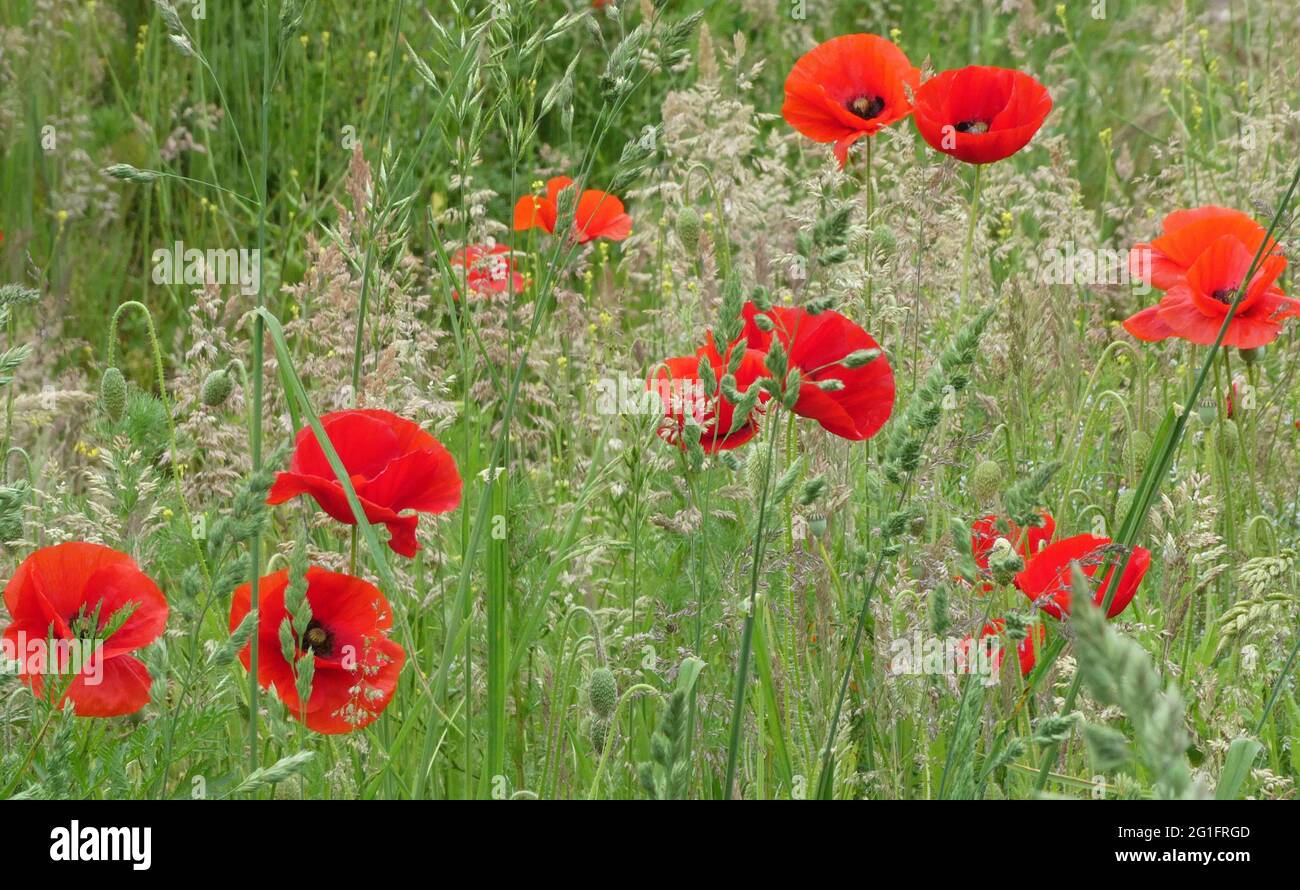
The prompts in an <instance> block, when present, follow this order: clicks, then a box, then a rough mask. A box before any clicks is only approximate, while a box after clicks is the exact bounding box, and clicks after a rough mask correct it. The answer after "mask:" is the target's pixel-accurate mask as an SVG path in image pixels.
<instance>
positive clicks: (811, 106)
mask: <svg viewBox="0 0 1300 890" xmlns="http://www.w3.org/2000/svg"><path fill="white" fill-rule="evenodd" d="M920 79H921V72H920V71H918V70H917V69H916V68H914V67H912V63H911V62H909V61H908V60H907V56H906V55H905V54H904V53H903V51H902V50H901V49H899V48H898V47H897V46H895V45H894V44H892V43H890V42H889V41H888V40H886V39H885V38H883V37H878V36H876V35H875V34H845V35H843V36H841V37H834V38H832V39H830V40H828V41H826V42H825V43H823V44H820V45H819V46H816V47H814V48H813V49H812V50H810V51H809V52H807V53H805V54H804V55H803V56H802V57H800V59H799V61H797V62H795V65H794V68H793V69H791V71H790V74H789V76H788V77H787V78H786V80H785V104H784V105H782V106H781V114H782V115H783V116H784V117H785V119H786V122H787V123H789V124H790V126H792V127H794V128H795V129H796V130H798V131H799V132H800V133H802V134H803V135H805V136H807V137H808V138H809V139H811V140H813V141H814V142H833V143H834V144H835V148H834V153H835V158H836V159H837V160H838V161H839V162H840V167H843V166H844V164H845V161H846V160H847V159H848V153H849V146H851V145H852V144H853V143H855V142H857V141H858V140H859V139H861V138H862V137H863V136H874V135H875V134H876V132H877V131H879V130H880V129H881V128H882V127H887V126H889V125H890V124H892V123H894V122H895V121H898V120H901V119H903V118H905V117H907V115H908V114H909V113H910V112H911V110H912V101H911V98H910V96H909V94H908V91H909V90H913V91H914V90H915V89H916V87H917V84H918V83H919V82H920Z"/></svg>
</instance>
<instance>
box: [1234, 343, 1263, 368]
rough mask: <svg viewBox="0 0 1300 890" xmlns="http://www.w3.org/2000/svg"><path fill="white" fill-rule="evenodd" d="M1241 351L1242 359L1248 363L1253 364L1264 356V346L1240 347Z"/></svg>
mask: <svg viewBox="0 0 1300 890" xmlns="http://www.w3.org/2000/svg"><path fill="white" fill-rule="evenodd" d="M1237 351H1238V352H1239V353H1241V360H1242V361H1243V362H1245V363H1246V364H1248V365H1253V364H1255V362H1257V361H1259V360H1260V359H1262V358H1263V357H1264V347H1263V346H1256V347H1255V348H1254V349H1238V350H1237Z"/></svg>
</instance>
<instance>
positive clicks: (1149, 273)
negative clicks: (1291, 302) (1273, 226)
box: [1128, 204, 1277, 290]
mask: <svg viewBox="0 0 1300 890" xmlns="http://www.w3.org/2000/svg"><path fill="white" fill-rule="evenodd" d="M1161 227H1162V229H1163V232H1164V234H1162V235H1161V236H1160V237H1159V238H1156V239H1155V240H1154V241H1152V242H1151V243H1150V244H1145V243H1144V244H1136V245H1134V246H1133V249H1132V250H1130V251H1129V255H1128V268H1129V272H1130V274H1132V275H1133V277H1134V278H1138V279H1141V280H1142V281H1145V282H1146V283H1147V284H1149V285H1151V286H1152V287H1154V288H1156V289H1157V290H1169V288H1171V287H1173V286H1174V285H1175V284H1178V283H1179V282H1180V281H1182V280H1183V277H1184V276H1186V275H1187V273H1188V271H1190V270H1191V268H1192V264H1193V263H1195V262H1196V260H1197V258H1198V257H1200V255H1201V254H1203V253H1205V251H1206V250H1208V249H1209V247H1210V245H1211V244H1213V243H1214V242H1215V241H1218V240H1219V239H1220V238H1222V237H1223V236H1224V235H1231V236H1232V237H1234V238H1236V239H1237V240H1238V241H1240V242H1241V243H1242V245H1243V246H1245V248H1246V250H1247V251H1248V252H1249V253H1250V255H1251V256H1252V257H1253V256H1254V255H1255V254H1256V253H1257V252H1258V251H1259V247H1260V245H1261V244H1263V243H1264V239H1265V237H1266V236H1267V232H1266V231H1265V229H1264V227H1263V226H1261V225H1260V224H1259V223H1257V222H1255V220H1253V219H1251V218H1250V217H1249V216H1247V215H1246V214H1244V213H1242V212H1241V211H1240V210H1231V209H1229V208H1227V207H1218V206H1215V205H1213V204H1208V205H1206V206H1204V207H1197V208H1196V209H1195V210H1175V211H1174V212H1173V213H1171V214H1169V215H1168V216H1166V217H1165V218H1164V221H1163V223H1162V224H1161ZM1276 251H1277V242H1276V241H1273V240H1271V239H1270V240H1269V245H1268V251H1267V252H1268V253H1270V254H1271V253H1274V252H1276Z"/></svg>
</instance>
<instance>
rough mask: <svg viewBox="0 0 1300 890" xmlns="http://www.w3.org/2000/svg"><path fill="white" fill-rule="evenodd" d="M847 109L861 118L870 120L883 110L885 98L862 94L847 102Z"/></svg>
mask: <svg viewBox="0 0 1300 890" xmlns="http://www.w3.org/2000/svg"><path fill="white" fill-rule="evenodd" d="M848 105H849V111H851V112H853V113H854V114H856V115H857V116H858V117H860V118H862V119H863V120H867V121H869V120H871V119H872V118H873V117H878V116H879V115H880V112H882V111H884V110H885V100H884V99H882V98H881V97H880V96H869V95H862V96H858V98H856V99H854V100H853V101H852V102H850V103H848Z"/></svg>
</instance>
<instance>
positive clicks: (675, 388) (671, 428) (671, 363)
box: [646, 335, 768, 454]
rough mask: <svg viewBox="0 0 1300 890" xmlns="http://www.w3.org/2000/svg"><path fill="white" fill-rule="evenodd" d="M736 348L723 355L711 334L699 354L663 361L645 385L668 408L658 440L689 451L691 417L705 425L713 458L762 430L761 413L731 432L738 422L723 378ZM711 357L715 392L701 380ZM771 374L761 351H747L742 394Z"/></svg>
mask: <svg viewBox="0 0 1300 890" xmlns="http://www.w3.org/2000/svg"><path fill="white" fill-rule="evenodd" d="M735 348H736V347H735V346H734V345H733V346H732V347H731V348H729V349H728V350H727V355H726V356H725V357H723V356H722V355H720V354H719V353H718V349H717V347H716V346H715V345H714V342H713V337H712V335H710V336H709V338H708V342H707V343H706V344H705V345H704V346H701V347H700V348H699V349H698V350H696V352H695V354H694V355H679V356H674V357H672V358H667V359H664V360H663V362H662V363H661V364H660V365H659V367H658V368H657V369H656V370H655V372H654V373H653V374H652V375H651V377H650V379H649V380H647V381H646V390H647V391H648V392H654V393H656V394H658V396H659V400H660V402H661V403H662V404H663V407H664V418H663V420H662V421H661V422H660V424H659V431H658V432H659V437H660V438H662V439H663V440H664V441H665V442H669V443H671V444H673V445H677V446H678V447H681V448H685V447H686V443H685V441H684V439H683V430H684V429H685V427H686V416H687V414H688V413H689V414H690V415H691V416H692V417H693V418H694V419H695V422H696V423H698V424H699V425H700V427H701V428H702V429H701V432H700V445H701V447H703V449H704V450H705V452H707V453H709V454H713V453H715V452H718V451H729V450H731V449H732V448H739V447H740V446H741V445H744V444H745V443H746V442H748V441H749V440H750V439H752V438H754V435H755V434H756V433H757V432H758V419H757V417H756V416H755V414H757V412H755V413H754V414H751V415H750V416H749V419H748V420H747V421H746V422H745V424H744V425H743V426H741V427H740V429H738V430H736V431H735V432H734V433H733V432H731V425H732V423H733V422H734V420H735V410H736V409H735V406H734V405H732V404H731V402H729V401H728V400H727V399H726V398H725V397H724V396H723V395H722V377H723V375H725V374H726V373H727V367H728V363H729V362H730V360H731V357H732V354H733V352H732V350H734V349H735ZM701 359H706V360H707V361H708V363H709V366H710V367H711V368H712V369H713V378H714V381H715V383H714V387H713V391H712V392H705V389H704V383H703V381H701V380H700V376H699V369H700V360H701ZM766 376H768V373H767V368H766V367H765V366H764V365H763V353H762V352H759V351H758V350H756V349H746V350H745V354H744V355H743V356H742V357H741V360H740V366H739V367H738V368H737V369H736V389H738V390H739V391H740V392H741V393H742V394H743V393H746V392H748V391H749V388H750V386H752V385H754V382H755V381H756V380H758V379H759V378H760V377H766ZM767 399H768V395H767V394H766V393H762V394H760V396H759V401H760V402H766V401H767Z"/></svg>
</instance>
